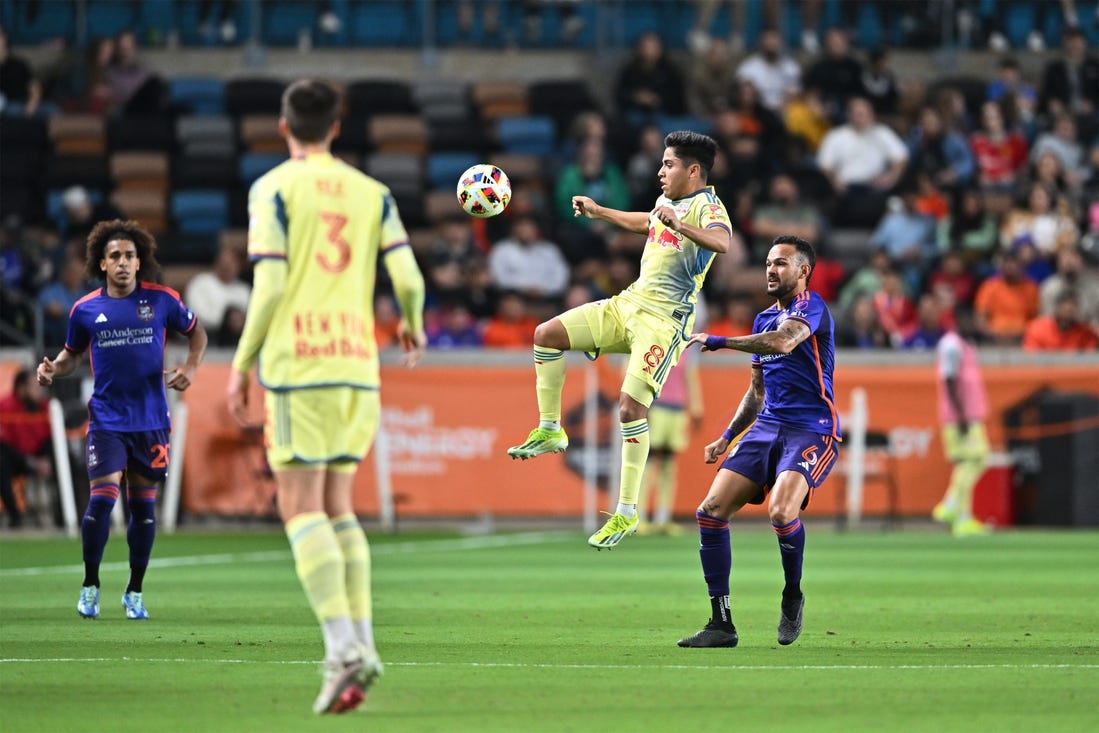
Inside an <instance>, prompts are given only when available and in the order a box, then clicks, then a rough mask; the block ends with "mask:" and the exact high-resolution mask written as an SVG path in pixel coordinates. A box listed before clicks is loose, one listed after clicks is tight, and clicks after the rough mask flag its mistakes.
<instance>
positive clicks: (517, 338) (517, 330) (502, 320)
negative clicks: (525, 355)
mask: <svg viewBox="0 0 1099 733" xmlns="http://www.w3.org/2000/svg"><path fill="white" fill-rule="evenodd" d="M537 326H538V321H537V320H535V319H534V318H532V317H531V316H530V314H529V313H527V304H526V302H525V301H524V300H523V297H522V296H521V295H519V293H516V292H514V291H510V290H509V291H506V292H504V293H501V295H500V299H499V300H498V301H497V302H496V315H494V316H493V317H492V318H491V319H490V320H489V322H488V325H487V326H485V330H484V333H483V334H481V338H482V340H483V341H484V344H485V346H491V347H495V348H500V349H526V348H530V344H531V342H532V341H533V340H534V329H535V328H536V327H537Z"/></svg>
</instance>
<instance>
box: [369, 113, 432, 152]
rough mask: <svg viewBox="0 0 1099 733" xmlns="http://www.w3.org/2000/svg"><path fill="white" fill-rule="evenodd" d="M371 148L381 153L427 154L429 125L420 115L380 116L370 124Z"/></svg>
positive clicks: (371, 119)
mask: <svg viewBox="0 0 1099 733" xmlns="http://www.w3.org/2000/svg"><path fill="white" fill-rule="evenodd" d="M368 127H369V133H368V134H369V137H370V144H371V147H372V148H373V149H374V150H376V151H378V152H381V153H412V154H414V155H421V156H422V155H424V154H426V153H427V148H428V138H427V124H426V123H425V122H424V120H423V118H422V117H420V116H418V115H378V116H376V117H371V118H370V122H369V123H368Z"/></svg>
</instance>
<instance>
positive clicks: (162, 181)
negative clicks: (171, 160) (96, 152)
mask: <svg viewBox="0 0 1099 733" xmlns="http://www.w3.org/2000/svg"><path fill="white" fill-rule="evenodd" d="M108 167H109V169H110V172H111V180H113V181H114V184H115V188H116V189H122V188H137V189H147V190H159V191H161V192H164V191H166V190H167V189H168V187H169V183H170V177H169V165H168V154H167V153H163V152H154V151H136V150H124V151H120V152H117V153H114V154H112V155H111V157H110V159H109V160H108Z"/></svg>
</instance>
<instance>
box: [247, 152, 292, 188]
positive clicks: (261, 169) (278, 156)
mask: <svg viewBox="0 0 1099 733" xmlns="http://www.w3.org/2000/svg"><path fill="white" fill-rule="evenodd" d="M286 159H287V155H286V153H285V152H282V153H244V154H243V155H241V156H240V161H239V162H238V163H237V176H238V177H239V179H240V182H241V183H242V184H243V185H245V186H251V185H252V184H253V183H255V182H256V179H257V178H259V177H260V176H262V175H263V174H264V173H266V172H267V171H269V170H271V169H272V168H274V167H275V166H277V165H279V164H280V163H282V162H283V161H285V160H286Z"/></svg>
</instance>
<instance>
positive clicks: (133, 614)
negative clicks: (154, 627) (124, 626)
mask: <svg viewBox="0 0 1099 733" xmlns="http://www.w3.org/2000/svg"><path fill="white" fill-rule="evenodd" d="M122 607H123V608H125V609H126V618H128V619H133V620H135V621H140V620H143V619H147V618H149V612H148V611H146V610H145V604H144V603H142V601H141V594H140V593H133V592H131V593H124V594H122Z"/></svg>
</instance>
